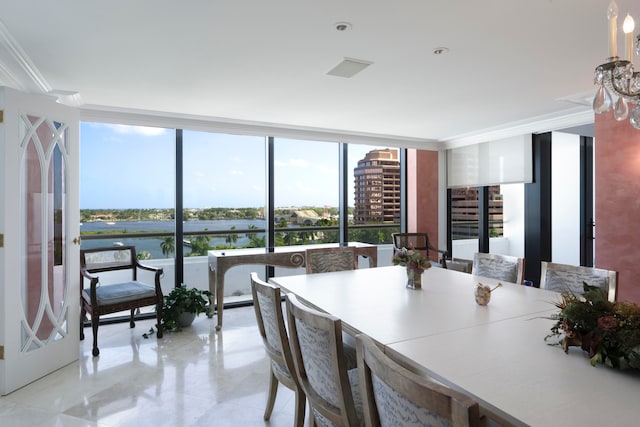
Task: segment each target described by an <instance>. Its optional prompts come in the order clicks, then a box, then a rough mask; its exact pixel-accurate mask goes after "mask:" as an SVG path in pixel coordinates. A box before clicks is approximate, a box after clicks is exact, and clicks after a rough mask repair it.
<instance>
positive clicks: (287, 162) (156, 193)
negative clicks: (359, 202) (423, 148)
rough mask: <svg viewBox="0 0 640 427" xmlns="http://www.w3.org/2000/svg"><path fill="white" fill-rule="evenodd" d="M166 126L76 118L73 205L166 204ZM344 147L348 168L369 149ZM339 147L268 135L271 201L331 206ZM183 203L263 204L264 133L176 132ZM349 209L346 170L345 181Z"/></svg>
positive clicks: (169, 148)
mask: <svg viewBox="0 0 640 427" xmlns="http://www.w3.org/2000/svg"><path fill="white" fill-rule="evenodd" d="M174 141H175V131H174V130H173V129H164V128H153V127H141V126H126V125H112V124H103V123H88V122H83V123H82V124H81V129H80V150H81V153H80V209H129V208H134V209H135V208H138V209H150V208H159V209H162V208H172V207H173V206H174V200H175V194H174V193H175V183H174V181H175V174H174V170H175V151H174ZM375 148H382V147H373V146H366V145H356V144H350V145H349V170H351V171H352V170H353V168H354V167H355V166H356V165H357V162H358V160H361V159H362V158H364V156H365V154H366V153H367V152H369V151H370V150H372V149H375ZM338 150H339V144H337V143H333V142H321V143H319V142H317V141H304V140H290V139H282V138H276V140H275V144H274V153H275V174H274V175H275V195H274V198H275V205H276V206H278V207H282V206H333V207H337V206H338V190H339V187H338V186H339V183H338V154H339V151H338ZM183 157H184V168H183V169H184V170H183V180H184V185H183V188H184V195H183V200H184V201H183V206H184V207H185V208H205V207H262V206H264V205H265V138H264V137H263V136H246V135H229V134H216V133H210V132H195V131H184V132H183ZM348 200H349V205H350V206H353V175H352V176H351V177H350V178H349V199H348Z"/></svg>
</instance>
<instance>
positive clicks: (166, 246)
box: [160, 236, 176, 258]
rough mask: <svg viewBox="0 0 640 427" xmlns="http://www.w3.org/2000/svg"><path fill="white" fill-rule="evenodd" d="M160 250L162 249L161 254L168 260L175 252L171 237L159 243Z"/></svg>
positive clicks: (174, 243)
mask: <svg viewBox="0 0 640 427" xmlns="http://www.w3.org/2000/svg"><path fill="white" fill-rule="evenodd" d="M160 249H162V254H163V255H164V256H165V257H167V258H169V256H171V254H173V253H174V252H175V251H176V241H175V239H174V237H173V236H169V237H165V238H164V240H163V241H162V242H161V243H160Z"/></svg>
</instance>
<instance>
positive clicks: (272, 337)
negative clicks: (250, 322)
mask: <svg viewBox="0 0 640 427" xmlns="http://www.w3.org/2000/svg"><path fill="white" fill-rule="evenodd" d="M251 294H252V295H253V307H254V309H255V312H256V320H257V322H258V330H259V331H260V336H261V337H262V341H263V343H264V347H265V350H266V351H267V355H268V356H269V358H270V359H271V364H272V367H273V368H274V369H273V373H274V375H275V376H276V378H277V379H278V381H280V382H281V383H283V384H285V385H287V386H288V387H289V388H292V389H294V390H295V389H296V388H298V387H299V385H298V378H297V377H296V374H295V365H294V364H293V356H292V355H291V347H290V346H289V337H288V335H287V330H286V326H285V323H284V314H283V311H282V296H281V293H280V288H279V287H277V286H273V285H271V284H269V283H266V282H264V281H262V280H260V278H259V277H258V274H257V273H251Z"/></svg>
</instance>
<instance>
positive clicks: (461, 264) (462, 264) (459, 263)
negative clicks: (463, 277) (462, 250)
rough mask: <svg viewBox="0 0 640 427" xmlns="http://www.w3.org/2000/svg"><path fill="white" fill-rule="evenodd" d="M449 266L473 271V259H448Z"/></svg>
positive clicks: (464, 270)
mask: <svg viewBox="0 0 640 427" xmlns="http://www.w3.org/2000/svg"><path fill="white" fill-rule="evenodd" d="M447 268H448V269H449V270H455V271H461V272H463V273H471V272H472V271H473V261H472V260H470V259H464V258H451V259H448V260H447Z"/></svg>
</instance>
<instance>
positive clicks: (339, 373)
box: [286, 294, 363, 426]
mask: <svg viewBox="0 0 640 427" xmlns="http://www.w3.org/2000/svg"><path fill="white" fill-rule="evenodd" d="M286 305H287V317H288V319H289V335H290V340H289V342H290V345H291V352H292V353H293V360H294V364H295V367H296V374H297V376H298V381H299V383H300V385H301V386H302V389H303V390H304V392H305V394H306V395H307V399H308V400H309V406H310V409H311V410H310V411H309V415H310V417H311V420H310V421H311V422H310V424H309V425H311V426H314V425H316V424H319V425H322V426H360V425H363V418H362V399H361V397H360V386H359V382H358V380H359V377H358V369H357V368H354V369H350V370H347V366H346V361H345V358H344V349H343V345H342V322H341V321H340V319H338V318H337V317H334V316H331V315H328V314H325V313H321V312H319V311H316V310H313V309H311V308H309V307H307V306H305V305H303V304H302V303H300V302H299V301H298V299H297V298H296V296H295V295H292V294H287V296H286Z"/></svg>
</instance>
